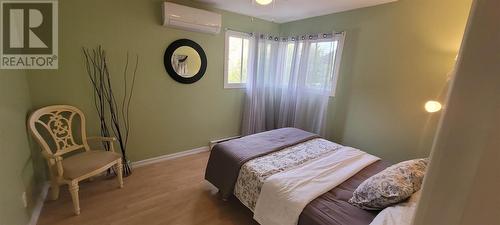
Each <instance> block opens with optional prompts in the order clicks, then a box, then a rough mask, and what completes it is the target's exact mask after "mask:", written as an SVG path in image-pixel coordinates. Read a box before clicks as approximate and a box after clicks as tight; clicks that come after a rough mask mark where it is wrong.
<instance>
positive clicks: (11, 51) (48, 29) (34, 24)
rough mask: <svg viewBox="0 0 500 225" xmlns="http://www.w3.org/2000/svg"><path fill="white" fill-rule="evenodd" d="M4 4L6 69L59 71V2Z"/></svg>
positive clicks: (3, 55)
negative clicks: (55, 69)
mask: <svg viewBox="0 0 500 225" xmlns="http://www.w3.org/2000/svg"><path fill="white" fill-rule="evenodd" d="M1 4H2V5H1V6H2V10H1V12H2V17H1V19H2V23H1V24H2V35H1V37H2V43H1V44H2V61H1V62H2V68H5V67H9V68H13V69H15V68H14V67H17V68H24V69H26V68H27V69H31V68H40V69H44V68H47V69H52V68H57V62H56V64H55V66H56V67H54V60H57V2H56V1H2V2H1ZM28 55H30V56H29V58H28ZM13 57H15V58H13ZM33 57H36V58H33ZM40 57H42V58H40ZM47 57H49V58H50V59H49V58H47Z"/></svg>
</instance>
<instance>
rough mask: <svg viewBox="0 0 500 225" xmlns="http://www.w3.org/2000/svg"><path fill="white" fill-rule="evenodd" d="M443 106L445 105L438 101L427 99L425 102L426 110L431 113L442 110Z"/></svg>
mask: <svg viewBox="0 0 500 225" xmlns="http://www.w3.org/2000/svg"><path fill="white" fill-rule="evenodd" d="M442 107H443V106H442V105H441V103H439V102H438V101H427V102H426V103H425V111H427V112H429V113H435V112H437V111H439V110H441V108H442Z"/></svg>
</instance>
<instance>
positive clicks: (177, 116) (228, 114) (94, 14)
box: [30, 0, 279, 161]
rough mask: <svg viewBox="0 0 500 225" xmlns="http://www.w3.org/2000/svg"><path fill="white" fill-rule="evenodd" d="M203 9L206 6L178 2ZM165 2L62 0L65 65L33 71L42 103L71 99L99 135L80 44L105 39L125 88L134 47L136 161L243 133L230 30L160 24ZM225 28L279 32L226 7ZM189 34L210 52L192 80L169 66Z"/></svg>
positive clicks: (133, 154) (275, 26) (61, 37)
mask: <svg viewBox="0 0 500 225" xmlns="http://www.w3.org/2000/svg"><path fill="white" fill-rule="evenodd" d="M179 2H182V3H183V4H188V5H192V6H196V7H200V8H203V6H200V5H196V4H193V3H189V2H186V1H179ZM161 3H162V1H160V0H141V1H137V0H126V1H124V0H113V1H110V0H107V1H102V0H85V1H59V18H60V23H59V24H60V26H59V49H60V50H59V51H60V52H59V58H60V64H59V69H58V70H45V71H42V70H38V71H32V72H31V73H30V88H31V91H32V97H33V102H34V104H35V106H37V107H38V106H44V105H50V104H72V105H76V106H77V107H79V108H81V109H82V110H83V111H84V112H85V113H86V115H87V117H89V121H88V123H89V125H90V126H89V127H90V128H89V132H90V133H91V134H97V133H98V130H97V126H96V125H97V123H96V113H95V109H94V106H93V103H92V92H91V91H92V90H91V87H90V83H89V80H88V77H87V74H86V71H85V68H84V65H83V58H82V54H81V48H82V47H83V46H85V47H95V46H97V45H98V44H101V45H102V46H103V47H104V48H105V50H106V51H107V55H108V59H109V64H110V66H111V72H112V76H114V77H113V78H114V79H115V80H114V81H115V84H117V86H115V87H116V92H117V93H121V91H120V85H119V84H122V83H121V81H122V70H123V66H124V61H125V56H126V54H127V51H128V52H130V53H133V54H135V53H137V54H138V55H139V57H140V63H139V69H138V73H137V80H136V88H135V91H134V97H133V100H132V105H131V110H130V112H131V115H130V116H131V121H132V128H131V129H132V133H131V136H130V142H129V156H130V159H131V160H132V161H136V160H141V159H146V158H150V157H154V156H159V155H164V154H170V153H175V152H179V151H184V150H189V149H193V148H197V147H201V146H206V145H208V141H209V140H214V139H218V138H222V137H229V136H234V135H237V134H239V131H240V123H241V122H240V121H241V116H242V110H243V97H244V95H243V94H244V92H243V90H241V89H224V88H223V65H224V64H223V58H224V32H223V31H222V32H221V33H220V34H219V35H211V34H203V33H196V32H189V31H182V30H177V29H170V28H166V27H163V26H162V25H161V23H162V21H161V17H162V15H161ZM222 16H223V26H224V27H231V28H233V29H238V30H246V31H260V32H266V33H278V29H279V26H278V24H275V23H271V22H265V21H262V20H257V19H256V20H254V21H253V22H252V20H251V18H250V17H247V16H241V15H237V14H233V13H227V12H222ZM181 38H189V39H192V40H193V41H195V42H197V43H198V44H200V45H201V46H202V47H203V49H204V50H205V53H206V55H207V58H208V67H207V71H206V73H205V76H204V77H203V78H202V79H201V80H200V81H198V82H196V83H194V84H191V85H186V84H180V83H177V82H176V81H174V80H173V79H172V78H170V77H169V76H168V74H167V73H166V72H165V69H164V66H163V53H164V51H165V49H166V48H167V46H168V45H169V44H170V43H172V42H173V41H175V40H177V39H181Z"/></svg>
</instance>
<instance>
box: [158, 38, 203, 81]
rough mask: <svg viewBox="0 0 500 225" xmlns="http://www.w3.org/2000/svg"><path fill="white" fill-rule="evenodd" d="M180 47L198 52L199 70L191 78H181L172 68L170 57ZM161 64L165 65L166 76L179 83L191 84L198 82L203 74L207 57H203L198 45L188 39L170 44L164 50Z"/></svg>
mask: <svg viewBox="0 0 500 225" xmlns="http://www.w3.org/2000/svg"><path fill="white" fill-rule="evenodd" d="M182 46H189V47H191V48H193V49H194V50H195V51H196V52H198V55H200V60H201V65H200V70H199V71H198V73H197V74H195V75H194V76H192V77H183V76H181V75H179V74H178V73H177V72H175V70H174V68H173V67H172V55H173V54H174V51H175V50H176V49H177V48H179V47H182ZM163 64H164V65H165V70H167V73H168V75H170V77H172V79H174V80H175V81H177V82H179V83H183V84H192V83H194V82H196V81H198V80H200V79H201V78H202V77H203V75H204V74H205V71H206V70H207V56H206V55H205V51H203V48H202V47H201V46H200V45H199V44H198V43H196V42H194V41H191V40H189V39H179V40H177V41H174V42H172V44H170V45H169V46H168V47H167V50H165V54H164V55H163Z"/></svg>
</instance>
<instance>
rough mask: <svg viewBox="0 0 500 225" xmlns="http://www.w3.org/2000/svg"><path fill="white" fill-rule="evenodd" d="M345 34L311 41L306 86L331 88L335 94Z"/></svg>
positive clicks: (312, 88)
mask: <svg viewBox="0 0 500 225" xmlns="http://www.w3.org/2000/svg"><path fill="white" fill-rule="evenodd" d="M343 41H344V34H343V33H341V34H335V35H334V36H333V39H323V40H321V39H320V40H318V41H314V42H310V43H309V51H308V52H307V53H306V54H308V62H307V64H308V65H309V66H308V67H307V73H306V74H307V75H306V79H305V86H306V88H308V89H311V90H329V91H330V96H335V89H336V86H337V80H338V73H339V66H340V59H341V54H342V45H343Z"/></svg>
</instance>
